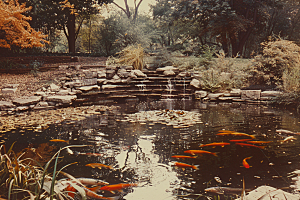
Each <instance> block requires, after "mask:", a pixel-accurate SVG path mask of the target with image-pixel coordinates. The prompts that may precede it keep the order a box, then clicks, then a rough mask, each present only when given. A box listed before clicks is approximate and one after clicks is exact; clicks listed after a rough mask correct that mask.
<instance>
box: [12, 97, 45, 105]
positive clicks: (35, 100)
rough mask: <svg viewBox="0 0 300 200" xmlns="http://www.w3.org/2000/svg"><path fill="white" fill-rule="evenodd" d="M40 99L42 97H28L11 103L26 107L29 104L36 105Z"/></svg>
mask: <svg viewBox="0 0 300 200" xmlns="http://www.w3.org/2000/svg"><path fill="white" fill-rule="evenodd" d="M41 99H42V96H29V97H21V98H18V99H14V100H13V103H14V104H16V105H18V106H26V105H30V104H36V103H38V102H39V101H40V100H41Z"/></svg>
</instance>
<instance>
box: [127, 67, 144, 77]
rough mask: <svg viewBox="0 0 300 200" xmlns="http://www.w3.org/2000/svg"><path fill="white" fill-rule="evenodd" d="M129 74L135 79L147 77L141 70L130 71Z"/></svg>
mask: <svg viewBox="0 0 300 200" xmlns="http://www.w3.org/2000/svg"><path fill="white" fill-rule="evenodd" d="M130 74H133V75H135V76H137V77H147V75H146V74H144V73H143V72H142V71H141V70H139V69H135V70H132V71H131V73H130Z"/></svg>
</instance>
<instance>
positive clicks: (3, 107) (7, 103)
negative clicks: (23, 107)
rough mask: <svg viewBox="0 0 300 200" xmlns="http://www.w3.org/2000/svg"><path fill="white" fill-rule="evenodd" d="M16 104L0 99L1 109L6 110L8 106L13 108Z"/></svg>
mask: <svg viewBox="0 0 300 200" xmlns="http://www.w3.org/2000/svg"><path fill="white" fill-rule="evenodd" d="M13 107H15V105H14V104H13V103H12V102H11V101H0V110H6V109H7V108H13Z"/></svg>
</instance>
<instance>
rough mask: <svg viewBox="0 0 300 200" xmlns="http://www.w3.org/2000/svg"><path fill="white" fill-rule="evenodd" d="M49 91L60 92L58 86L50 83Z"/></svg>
mask: <svg viewBox="0 0 300 200" xmlns="http://www.w3.org/2000/svg"><path fill="white" fill-rule="evenodd" d="M50 90H51V92H58V91H59V90H60V87H59V86H58V85H55V84H54V83H51V84H50Z"/></svg>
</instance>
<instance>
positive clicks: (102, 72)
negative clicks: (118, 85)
mask: <svg viewBox="0 0 300 200" xmlns="http://www.w3.org/2000/svg"><path fill="white" fill-rule="evenodd" d="M97 74H98V75H97V77H98V78H106V72H105V71H104V70H101V71H98V72H97Z"/></svg>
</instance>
